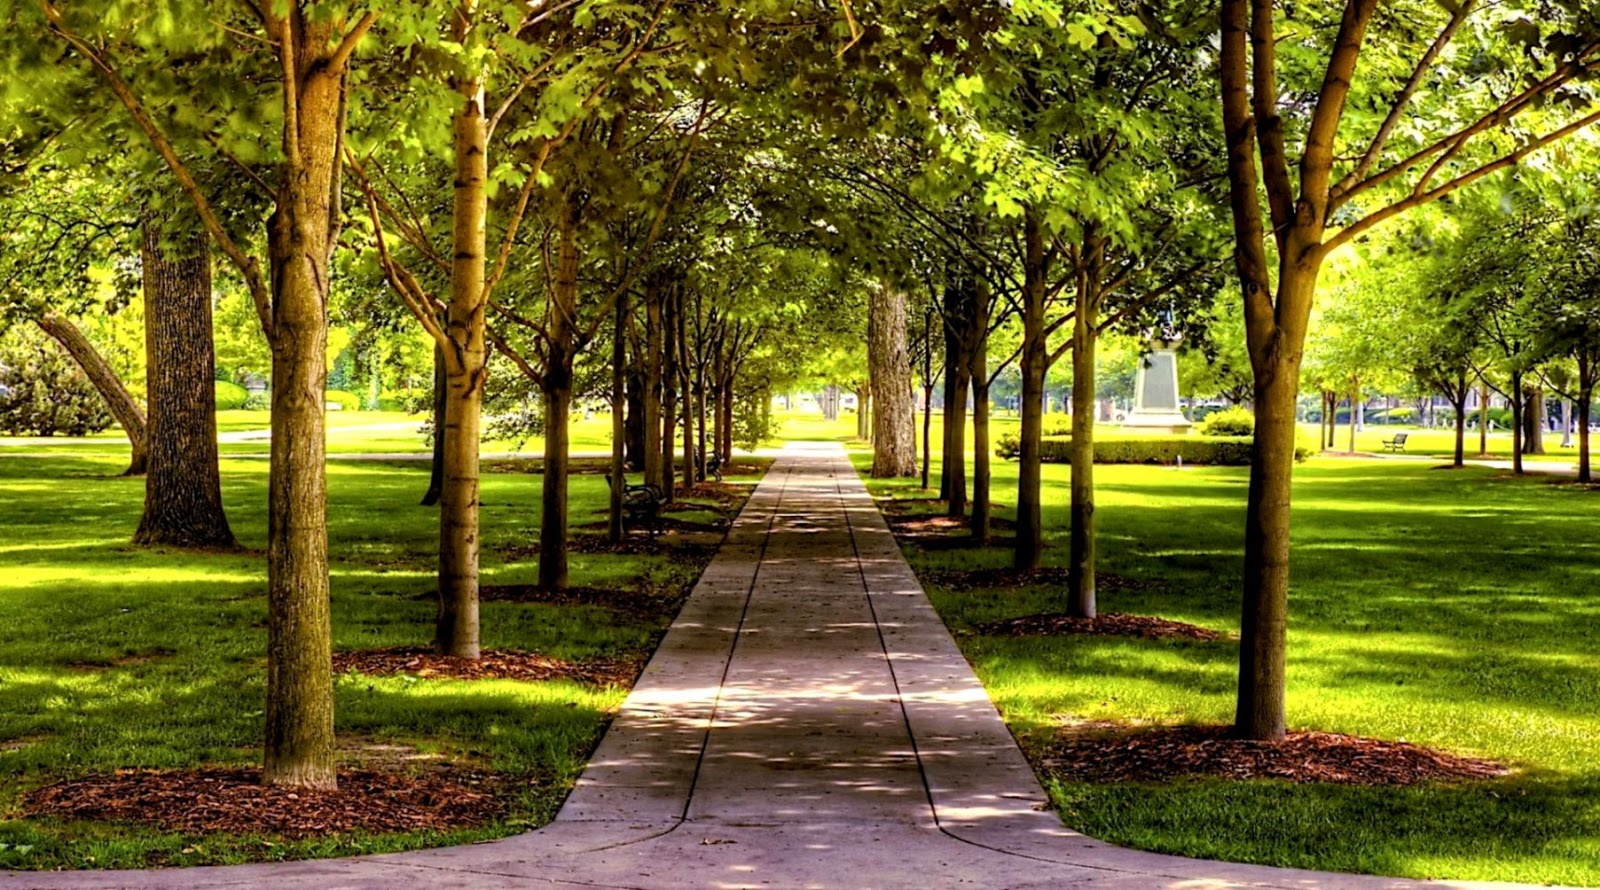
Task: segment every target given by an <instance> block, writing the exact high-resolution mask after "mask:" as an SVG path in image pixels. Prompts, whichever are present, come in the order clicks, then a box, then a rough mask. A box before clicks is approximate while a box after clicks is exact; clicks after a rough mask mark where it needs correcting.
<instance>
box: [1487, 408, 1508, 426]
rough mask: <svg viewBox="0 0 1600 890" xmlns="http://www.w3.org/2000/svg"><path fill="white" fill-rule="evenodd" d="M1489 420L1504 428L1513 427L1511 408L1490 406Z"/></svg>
mask: <svg viewBox="0 0 1600 890" xmlns="http://www.w3.org/2000/svg"><path fill="white" fill-rule="evenodd" d="M1489 422H1490V423H1493V424H1494V425H1495V426H1497V427H1499V428H1500V429H1503V430H1508V429H1511V409H1510V408H1490V409H1489Z"/></svg>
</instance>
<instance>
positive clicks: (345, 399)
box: [325, 389, 361, 411]
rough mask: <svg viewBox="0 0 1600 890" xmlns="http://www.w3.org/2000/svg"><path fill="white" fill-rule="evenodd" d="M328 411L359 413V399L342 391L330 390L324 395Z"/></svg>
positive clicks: (353, 394) (351, 393) (350, 393)
mask: <svg viewBox="0 0 1600 890" xmlns="http://www.w3.org/2000/svg"><path fill="white" fill-rule="evenodd" d="M325 395H326V398H327V400H328V410H329V411H360V410H361V397H360V396H358V395H356V394H355V393H353V392H345V391H344V390H342V389H330V390H328V391H327V393H326V394H325Z"/></svg>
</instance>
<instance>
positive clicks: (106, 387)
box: [38, 312, 147, 476]
mask: <svg viewBox="0 0 1600 890" xmlns="http://www.w3.org/2000/svg"><path fill="white" fill-rule="evenodd" d="M38 325H39V329H40V330H42V331H44V332H45V333H46V334H49V335H50V337H51V339H53V340H55V341H56V342H57V343H60V344H61V348H62V349H65V350H66V351H67V354H68V355H70V356H72V360H73V361H74V362H77V364H78V367H79V368H80V369H81V370H82V371H83V373H84V376H86V377H88V378H89V382H90V383H92V384H94V388H95V391H96V392H98V393H100V398H102V399H104V400H105V402H106V409H107V410H108V411H110V412H111V416H112V417H113V418H115V419H116V421H117V425H118V426H121V427H122V432H123V433H124V434H125V435H127V437H128V448H129V452H130V456H129V458H128V469H126V470H124V471H123V473H122V475H124V476H140V475H143V474H144V471H145V466H146V460H147V459H146V451H145V435H146V430H145V417H144V410H143V409H141V408H140V407H139V403H138V402H136V401H134V400H133V396H131V395H129V394H128V388H127V387H126V386H123V385H122V379H121V378H120V377H118V376H117V372H116V371H113V370H111V365H110V364H109V363H108V362H106V359H105V356H103V355H101V354H100V350H98V349H95V348H94V344H93V343H90V342H89V338H88V337H85V336H84V335H83V331H80V330H78V326H77V325H75V324H73V323H72V322H71V321H70V320H69V319H67V318H65V317H63V316H61V315H58V314H56V313H54V312H49V313H46V314H45V315H44V316H43V317H41V318H40V319H39V320H38Z"/></svg>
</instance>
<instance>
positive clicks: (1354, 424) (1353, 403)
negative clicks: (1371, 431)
mask: <svg viewBox="0 0 1600 890" xmlns="http://www.w3.org/2000/svg"><path fill="white" fill-rule="evenodd" d="M1360 401H1361V384H1359V383H1357V384H1355V388H1354V389H1352V390H1351V391H1350V453H1351V454H1355V453H1356V430H1358V429H1360V428H1361V423H1360V421H1358V420H1357V419H1356V409H1357V403H1359V402H1360Z"/></svg>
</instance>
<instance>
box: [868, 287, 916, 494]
mask: <svg viewBox="0 0 1600 890" xmlns="http://www.w3.org/2000/svg"><path fill="white" fill-rule="evenodd" d="M868 309H869V311H870V313H871V316H872V319H871V321H870V322H869V323H868V325H867V330H868V332H869V334H870V337H869V339H868V342H867V365H868V367H869V368H870V370H871V373H872V384H871V386H870V389H871V390H872V392H874V393H876V399H875V401H874V404H873V407H872V414H871V417H872V475H873V477H874V478H879V479H884V478H890V477H903V476H915V475H917V436H916V405H915V404H914V403H913V396H912V393H913V390H912V388H911V352H910V348H909V346H908V344H907V341H906V295H905V294H904V293H902V292H900V291H899V290H896V289H894V288H890V287H878V288H875V289H873V292H872V295H871V300H870V304H869V307H868Z"/></svg>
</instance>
